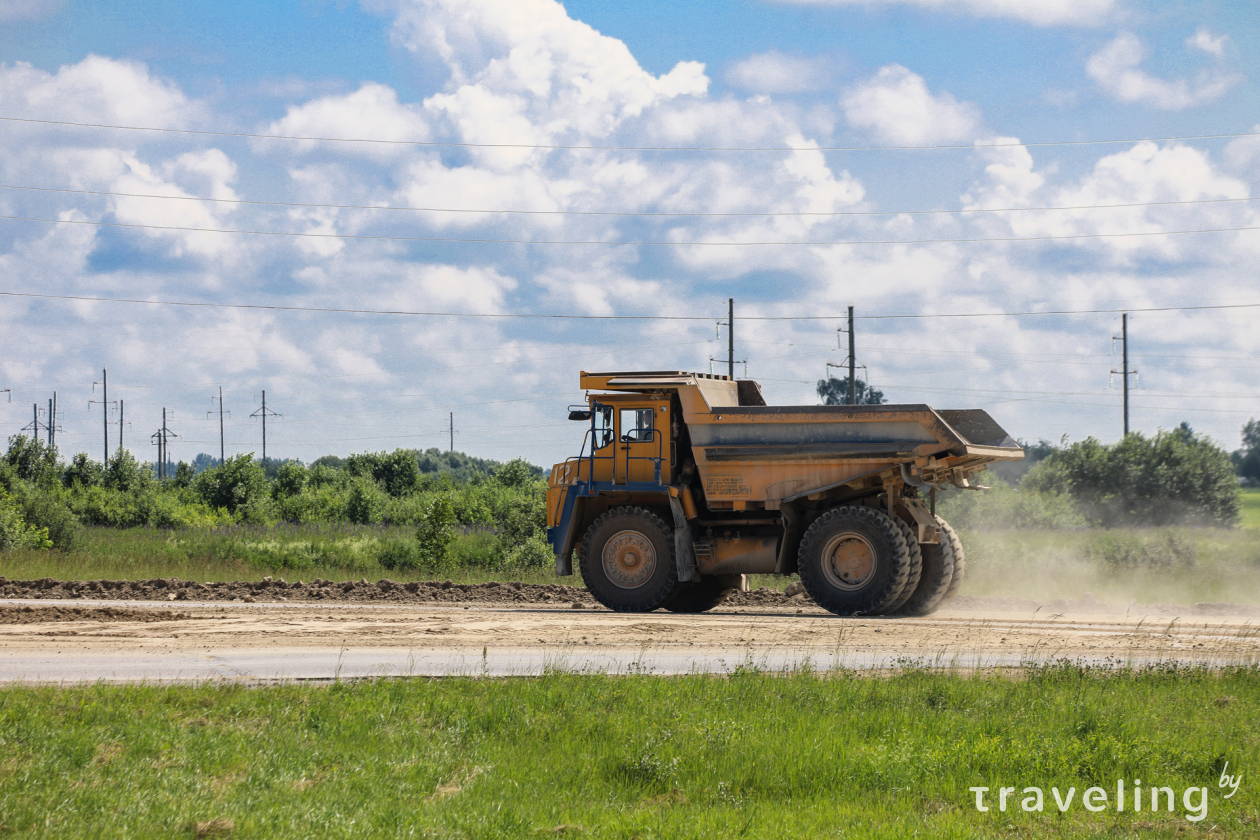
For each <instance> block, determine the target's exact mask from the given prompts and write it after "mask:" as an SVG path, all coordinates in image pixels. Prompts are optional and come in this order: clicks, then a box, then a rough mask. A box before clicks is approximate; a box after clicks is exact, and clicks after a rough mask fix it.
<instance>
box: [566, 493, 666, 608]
mask: <svg viewBox="0 0 1260 840" xmlns="http://www.w3.org/2000/svg"><path fill="white" fill-rule="evenodd" d="M578 563H579V566H580V568H581V571H582V579H583V580H584V581H586V589H587V591H588V592H590V593H591V595H592V596H593V597H594V598H595V600H596V601H599V602H600V603H601V604H603V605H604V606H605V607H608V609H610V610H615V611H616V612H651V611H652V610H654V609H656V608H658V607H662V606H665V604H666V603H667V602H668V601H669V600H670V599H671V598H673V597H674V596H675V595H677V594H678V591H679V583H678V566H677V564H676V563H675V562H674V535H673V532H672V531H671V530H670V528H669V526H668V525H666V524H665V522H664V520H662V519H661V518H660V517H659V516H657V515H656V514H654V513H652V512H651V511H648V510H644V509H643V508H640V507H618V508H613V509H612V510H610V511H608V512H607V513H605V514H604V515H603V516H601V517H599V518H598V519H596V520H595V521H594V522H592V523H591V527H589V528H587V529H586V535H585V536H584V537H583V538H582V547H581V550H580V551H579V552H578Z"/></svg>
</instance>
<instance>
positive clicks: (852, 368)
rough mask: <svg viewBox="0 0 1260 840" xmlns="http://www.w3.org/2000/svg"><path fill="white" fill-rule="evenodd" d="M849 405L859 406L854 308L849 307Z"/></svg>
mask: <svg viewBox="0 0 1260 840" xmlns="http://www.w3.org/2000/svg"><path fill="white" fill-rule="evenodd" d="M849 405H857V352H856V351H855V350H854V343H853V307H852V306H850V307H849Z"/></svg>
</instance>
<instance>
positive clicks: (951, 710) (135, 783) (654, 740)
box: [0, 652, 1260, 840]
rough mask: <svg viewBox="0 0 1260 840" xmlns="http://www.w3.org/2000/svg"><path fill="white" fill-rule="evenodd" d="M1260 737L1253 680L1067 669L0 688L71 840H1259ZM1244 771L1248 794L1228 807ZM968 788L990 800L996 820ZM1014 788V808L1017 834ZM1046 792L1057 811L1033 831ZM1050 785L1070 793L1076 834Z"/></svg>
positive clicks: (23, 788)
mask: <svg viewBox="0 0 1260 840" xmlns="http://www.w3.org/2000/svg"><path fill="white" fill-rule="evenodd" d="M558 657H560V658H562V652H559V653H558ZM1257 719H1260V675H1257V672H1256V671H1255V670H1253V669H1236V670H1229V671H1225V672H1209V671H1203V670H1179V669H1176V668H1173V667H1169V668H1163V669H1152V670H1147V671H1143V672H1127V671H1121V672H1106V671H1096V670H1090V669H1083V668H1080V667H1077V666H1074V665H1070V664H1066V663H1060V664H1057V665H1051V666H1046V667H1041V668H1035V669H1032V670H1029V671H1015V672H997V673H991V674H987V675H967V674H943V673H932V672H928V671H924V670H920V669H917V668H916V667H915V666H913V665H912V664H907V665H906V666H905V668H904V669H903V670H900V671H898V672H897V673H893V674H885V675H871V676H862V675H860V674H857V673H852V672H839V673H832V674H828V675H825V676H824V675H816V674H812V673H809V672H801V673H795V674H786V675H785V674H766V673H759V672H758V671H757V670H756V668H754V667H751V666H748V667H744V668H741V669H740V670H738V671H737V672H736V673H735V674H734V675H733V676H731V677H729V678H726V677H716V676H704V675H694V676H686V677H656V676H649V675H641V674H640V675H634V674H630V675H621V676H615V675H604V676H600V675H581V676H579V675H569V674H564V673H552V674H549V675H547V676H544V677H541V678H533V679H530V678H518V679H508V680H498V679H487V678H473V677H472V676H470V677H467V678H455V679H442V680H428V679H399V680H378V681H363V682H352V683H337V684H331V685H324V686H312V685H280V686H270V687H254V688H247V687H243V686H225V685H200V686H186V685H185V686H156V685H147V686H143V685H130V686H116V685H105V684H98V685H93V686H85V687H78V688H51V687H50V688H33V687H6V688H3V689H0V739H2V740H3V743H4V747H5V749H4V752H5V756H4V760H3V761H0V825H2V826H4V829H3V830H4V831H5V832H6V833H7V834H10V835H12V836H23V837H57V838H74V837H88V836H91V837H195V836H203V837H205V836H228V835H229V834H230V836H232V837H326V838H335V837H364V836H371V837H412V836H415V837H423V836H455V837H479V838H497V837H502V838H512V839H513V840H516V838H521V837H538V836H553V835H554V836H566V837H568V836H574V837H609V838H630V837H645V838H646V837H670V838H688V837H694V838H711V837H736V836H745V837H833V836H843V837H862V838H890V840H893V839H895V840H901V838H905V837H914V836H922V837H941V838H964V837H966V838H973V837H993V838H998V837H1011V836H1051V835H1053V836H1055V837H1085V836H1088V837H1134V836H1138V834H1140V835H1141V836H1142V837H1155V838H1158V837H1168V838H1171V837H1183V836H1186V833H1187V832H1189V833H1191V834H1193V835H1196V836H1197V835H1199V834H1203V835H1208V834H1210V835H1211V836H1226V837H1242V836H1254V834H1255V833H1256V831H1257V830H1260V825H1258V824H1257V822H1256V819H1257V818H1256V811H1255V805H1254V797H1253V796H1251V795H1250V793H1249V788H1248V787H1247V785H1248V784H1249V781H1248V779H1249V778H1250V776H1249V775H1248V774H1249V770H1248V768H1254V767H1256V766H1257V765H1260V743H1258V742H1257V741H1256V738H1255V721H1256V720H1257ZM1226 762H1228V763H1229V768H1230V769H1229V771H1228V772H1229V773H1230V774H1233V773H1235V772H1239V771H1241V772H1242V773H1243V776H1244V781H1243V782H1242V789H1241V790H1239V792H1238V795H1236V796H1233V797H1231V798H1229V799H1226V798H1224V796H1223V794H1224V793H1226V792H1227V791H1225V790H1221V789H1220V788H1219V787H1218V782H1219V779H1220V778H1221V776H1222V772H1223V771H1224V768H1225V763H1226ZM1119 779H1124V780H1126V783H1127V785H1128V787H1129V790H1130V792H1131V790H1132V785H1133V782H1134V780H1135V779H1140V780H1142V783H1143V785H1145V786H1147V787H1153V786H1168V787H1171V788H1172V789H1173V790H1174V792H1175V795H1176V803H1175V807H1174V810H1173V812H1172V813H1169V812H1167V811H1166V810H1164V809H1162V808H1161V809H1160V810H1159V811H1158V812H1151V811H1150V809H1149V808H1145V809H1144V810H1143V811H1141V812H1138V813H1134V812H1132V811H1131V810H1128V809H1126V811H1125V812H1123V813H1116V810H1115V807H1114V795H1115V789H1116V782H1117V780H1119ZM975 786H984V787H988V788H990V793H989V797H988V799H987V800H986V807H989V808H990V810H989V811H988V812H987V813H981V812H979V811H977V810H976V807H975V794H974V793H972V792H970V791H969V788H971V787H975ZM1003 786H1006V787H1014V788H1016V795H1013V796H1012V797H1011V800H1010V802H1009V803H1008V807H1007V810H1006V811H1005V812H1002V811H1000V810H999V809H998V807H997V803H996V801H995V799H996V796H997V794H996V791H997V789H998V788H1000V787H1003ZM1029 786H1038V787H1041V788H1042V789H1043V790H1044V791H1045V799H1046V803H1045V810H1044V811H1042V812H1040V813H1035V812H1034V813H1025V812H1024V811H1022V810H1021V808H1020V804H1019V803H1020V801H1021V800H1022V798H1023V796H1024V794H1023V793H1022V790H1023V788H1025V787H1029ZM1052 786H1057V787H1058V788H1059V789H1060V790H1062V791H1066V790H1067V788H1069V787H1072V788H1075V797H1076V800H1075V803H1074V805H1073V806H1072V807H1070V808H1069V809H1068V810H1067V811H1066V812H1063V813H1061V812H1060V811H1059V809H1058V808H1057V807H1056V805H1055V802H1054V800H1053V799H1052V798H1051V794H1050V789H1051V787H1052ZM1092 786H1099V787H1102V788H1104V789H1105V790H1106V791H1108V795H1109V796H1110V797H1111V803H1112V804H1111V805H1110V806H1109V807H1108V808H1107V809H1106V810H1105V811H1103V812H1100V813H1093V812H1090V811H1087V810H1085V809H1084V808H1082V807H1081V803H1080V797H1081V796H1082V795H1083V793H1084V791H1085V789H1087V788H1089V787H1092ZM1192 787H1193V788H1206V792H1205V796H1206V798H1207V801H1206V811H1205V813H1204V816H1205V817H1206V818H1205V819H1203V820H1201V821H1191V820H1187V818H1186V817H1187V814H1188V812H1187V810H1186V808H1185V806H1184V804H1183V802H1184V800H1183V791H1184V790H1185V789H1187V788H1192ZM1130 795H1131V794H1130ZM1131 801H1132V800H1131V799H1130V805H1129V806H1128V807H1129V808H1131V807H1132V806H1131ZM1209 829H1210V831H1209Z"/></svg>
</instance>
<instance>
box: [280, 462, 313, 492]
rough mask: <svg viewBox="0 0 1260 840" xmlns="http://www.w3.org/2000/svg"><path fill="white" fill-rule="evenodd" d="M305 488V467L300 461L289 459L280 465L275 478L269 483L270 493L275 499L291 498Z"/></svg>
mask: <svg viewBox="0 0 1260 840" xmlns="http://www.w3.org/2000/svg"><path fill="white" fill-rule="evenodd" d="M305 489H306V467H304V466H302V463H301V462H300V461H289V462H287V463H285V464H284V465H282V466H281V467H280V471H279V472H278V473H276V480H275V481H273V482H272V483H271V495H272V496H273V497H275V498H276V499H289V498H292V497H294V496H296V495H298V494H299V493H301V492H302V491H303V490H305Z"/></svg>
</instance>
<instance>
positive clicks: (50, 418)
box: [44, 397, 53, 449]
mask: <svg viewBox="0 0 1260 840" xmlns="http://www.w3.org/2000/svg"><path fill="white" fill-rule="evenodd" d="M52 427H53V401H52V398H51V397H50V398H49V399H48V425H47V426H45V427H44V428H46V429H48V448H49V449H52V445H53V439H52V437H53V435H52Z"/></svg>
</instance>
